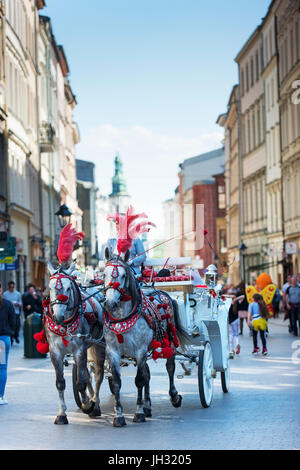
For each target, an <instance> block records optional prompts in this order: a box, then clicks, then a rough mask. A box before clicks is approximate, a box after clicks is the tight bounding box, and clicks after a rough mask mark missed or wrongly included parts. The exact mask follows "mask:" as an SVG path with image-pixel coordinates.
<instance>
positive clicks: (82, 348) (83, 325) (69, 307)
mask: <svg viewBox="0 0 300 470" xmlns="http://www.w3.org/2000/svg"><path fill="white" fill-rule="evenodd" d="M48 269H49V271H50V275H51V276H50V282H49V289H50V304H49V306H48V307H47V308H46V309H45V313H44V315H45V316H44V331H45V334H46V338H47V341H48V343H49V353H50V358H51V361H52V364H53V366H54V369H55V373H56V387H57V390H58V394H59V409H58V415H57V417H56V419H55V424H68V419H67V415H66V409H67V407H66V404H65V399H64V390H65V386H66V383H65V379H64V357H65V355H66V354H72V355H73V357H74V360H75V363H76V365H77V389H78V391H79V392H80V394H81V396H82V407H81V409H82V411H83V412H84V413H87V414H89V415H90V416H91V417H93V416H100V415H101V411H100V405H99V403H100V401H99V390H100V386H101V383H102V381H103V375H104V360H105V346H104V344H102V343H97V340H96V339H95V337H97V338H98V337H99V336H100V335H101V334H102V329H103V324H102V305H101V301H103V295H102V294H101V292H99V289H97V288H95V287H93V288H88V289H85V290H83V289H81V288H80V287H79V286H78V284H77V282H76V280H75V276H74V277H73V276H72V273H73V271H74V269H75V264H74V263H73V264H72V265H71V266H70V267H66V268H65V269H63V267H62V266H59V268H58V269H54V268H53V266H52V265H51V263H48ZM92 294H94V295H92ZM91 295H92V297H91V298H90V299H87V300H86V301H85V297H88V296H91ZM86 314H90V315H92V316H93V318H94V324H91V323H89V322H88V321H87V316H86ZM95 320H97V321H95ZM78 334H79V335H82V336H77V335H78ZM72 335H74V336H72ZM88 348H90V349H89V351H88V354H89V357H90V358H91V359H92V360H94V361H95V390H94V396H93V397H91V398H90V399H89V397H88V395H87V393H86V387H87V383H88V380H89V377H88V372H87V350H88Z"/></svg>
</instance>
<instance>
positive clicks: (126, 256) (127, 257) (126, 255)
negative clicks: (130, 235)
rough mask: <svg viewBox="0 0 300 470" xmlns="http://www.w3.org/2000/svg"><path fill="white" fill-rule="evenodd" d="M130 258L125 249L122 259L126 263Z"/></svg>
mask: <svg viewBox="0 0 300 470" xmlns="http://www.w3.org/2000/svg"><path fill="white" fill-rule="evenodd" d="M129 258H130V251H129V250H126V253H125V256H124V261H125V263H127V261H128V260H129Z"/></svg>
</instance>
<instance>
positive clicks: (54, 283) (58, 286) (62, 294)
mask: <svg viewBox="0 0 300 470" xmlns="http://www.w3.org/2000/svg"><path fill="white" fill-rule="evenodd" d="M48 269H49V272H50V281H49V290H50V309H51V312H52V318H53V321H54V322H55V323H57V324H58V325H61V324H62V323H64V322H66V321H68V320H69V319H70V318H72V317H73V315H74V311H75V310H76V308H78V305H79V302H80V297H79V295H80V293H79V289H78V287H77V285H76V282H75V280H74V278H73V277H72V272H73V271H74V269H75V263H73V264H72V265H71V266H70V267H67V268H63V267H62V266H61V265H60V266H59V267H58V269H57V270H55V269H54V268H53V266H52V265H51V263H48Z"/></svg>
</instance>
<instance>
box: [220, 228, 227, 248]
mask: <svg viewBox="0 0 300 470" xmlns="http://www.w3.org/2000/svg"><path fill="white" fill-rule="evenodd" d="M219 250H220V253H226V251H227V240H226V229H223V228H221V229H220V230H219Z"/></svg>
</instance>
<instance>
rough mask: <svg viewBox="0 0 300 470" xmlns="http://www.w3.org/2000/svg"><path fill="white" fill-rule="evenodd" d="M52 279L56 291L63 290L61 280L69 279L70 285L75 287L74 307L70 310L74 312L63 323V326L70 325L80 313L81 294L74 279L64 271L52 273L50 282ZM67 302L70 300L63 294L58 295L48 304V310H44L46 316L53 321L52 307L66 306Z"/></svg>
mask: <svg viewBox="0 0 300 470" xmlns="http://www.w3.org/2000/svg"><path fill="white" fill-rule="evenodd" d="M53 279H56V285H55V288H56V289H57V290H58V291H60V290H62V288H63V286H62V282H61V279H69V280H70V281H71V284H72V285H73V286H74V287H75V292H76V299H75V303H74V306H73V308H72V310H74V313H73V315H72V316H71V317H70V318H68V319H66V320H64V321H63V324H64V325H68V324H70V323H73V322H74V321H75V320H76V319H77V317H78V316H79V315H80V314H81V313H82V296H81V292H80V290H79V287H78V285H77V282H76V281H75V279H74V277H73V276H71V275H69V274H67V273H65V272H64V271H59V272H56V273H54V274H53V275H52V276H51V277H50V281H51V280H53ZM69 300H70V299H69V297H68V296H64V295H63V294H59V295H58V296H57V298H56V299H55V300H54V301H52V302H50V303H49V308H48V311H47V310H46V315H48V316H50V317H51V319H52V320H53V314H52V307H53V306H54V305H68V302H69Z"/></svg>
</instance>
